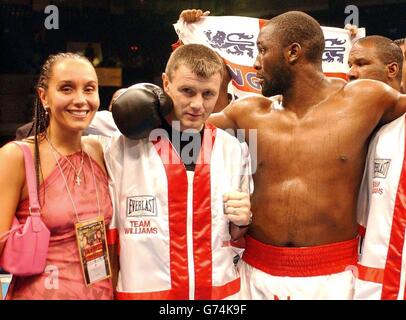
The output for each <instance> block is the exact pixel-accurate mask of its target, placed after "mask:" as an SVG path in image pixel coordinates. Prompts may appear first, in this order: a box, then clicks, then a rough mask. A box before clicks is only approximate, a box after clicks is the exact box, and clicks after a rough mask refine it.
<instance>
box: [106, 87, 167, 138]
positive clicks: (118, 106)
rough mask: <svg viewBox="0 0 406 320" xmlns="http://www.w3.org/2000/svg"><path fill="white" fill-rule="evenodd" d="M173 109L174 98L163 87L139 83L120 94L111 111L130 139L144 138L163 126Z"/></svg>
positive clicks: (121, 129)
mask: <svg viewBox="0 0 406 320" xmlns="http://www.w3.org/2000/svg"><path fill="white" fill-rule="evenodd" d="M172 109H173V102H172V99H171V98H170V97H169V96H168V95H167V94H166V93H165V91H164V90H163V89H162V88H160V87H159V86H156V85H154V84H152V83H139V84H136V85H133V86H131V87H129V88H128V89H127V90H126V91H125V92H123V93H122V94H120V95H119V96H118V98H117V99H116V100H115V101H114V103H113V105H112V110H111V112H112V114H113V119H114V122H115V123H116V125H117V128H118V129H119V130H120V132H121V133H122V134H123V135H125V136H126V137H127V138H129V139H142V138H147V137H148V136H149V134H150V132H151V131H152V130H154V129H156V128H159V127H161V126H162V121H164V117H165V116H167V115H168V114H169V113H170V112H171V111H172Z"/></svg>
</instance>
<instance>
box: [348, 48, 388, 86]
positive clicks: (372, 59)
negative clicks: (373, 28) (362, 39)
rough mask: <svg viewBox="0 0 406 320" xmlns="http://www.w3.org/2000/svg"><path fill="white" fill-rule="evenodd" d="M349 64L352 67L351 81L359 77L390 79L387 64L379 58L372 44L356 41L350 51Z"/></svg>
mask: <svg viewBox="0 0 406 320" xmlns="http://www.w3.org/2000/svg"><path fill="white" fill-rule="evenodd" d="M348 65H349V67H350V71H349V72H348V79H349V80H350V81H352V80H357V79H372V80H378V81H383V82H387V81H388V76H387V69H386V65H385V64H384V63H383V62H382V61H381V60H380V59H379V58H378V55H377V53H376V50H375V48H374V46H373V45H372V44H369V43H364V44H359V43H356V44H355V45H354V46H353V47H352V49H351V51H350V57H349V58H348Z"/></svg>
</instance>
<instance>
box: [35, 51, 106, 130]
mask: <svg viewBox="0 0 406 320" xmlns="http://www.w3.org/2000/svg"><path fill="white" fill-rule="evenodd" d="M38 93H39V96H40V99H41V101H42V105H43V106H44V108H45V109H46V110H47V111H48V113H49V117H50V126H51V127H52V128H61V129H63V130H68V131H82V130H84V129H86V128H87V127H88V126H89V124H90V122H91V121H92V119H93V117H94V115H95V113H96V111H97V109H98V108H99V105H100V100H99V91H98V80H97V75H96V71H95V70H94V68H93V66H92V65H91V64H90V63H88V62H87V61H85V60H81V59H71V58H67V59H63V60H59V61H57V62H55V64H54V65H53V67H52V70H51V75H50V78H49V83H48V89H43V88H39V89H38Z"/></svg>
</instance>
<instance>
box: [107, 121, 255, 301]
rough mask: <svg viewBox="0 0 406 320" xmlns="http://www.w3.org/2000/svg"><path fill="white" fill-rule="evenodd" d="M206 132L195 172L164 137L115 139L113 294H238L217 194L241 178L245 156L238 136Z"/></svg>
mask: <svg viewBox="0 0 406 320" xmlns="http://www.w3.org/2000/svg"><path fill="white" fill-rule="evenodd" d="M206 129H210V130H206ZM206 129H205V133H204V138H203V143H202V147H201V150H200V154H199V160H201V161H200V162H201V163H199V161H198V164H196V167H195V171H194V173H193V172H190V171H188V172H186V169H185V166H184V165H183V163H182V162H181V160H180V158H179V157H178V155H177V153H176V151H175V148H174V147H173V146H172V144H171V143H170V142H169V140H167V139H166V138H162V139H161V140H160V141H159V142H154V143H153V142H150V141H148V139H142V140H129V139H127V138H125V137H124V136H122V135H120V134H116V135H115V136H113V138H112V141H111V144H110V146H109V148H108V150H107V152H106V155H105V158H106V164H107V167H108V171H109V174H110V177H111V181H110V188H111V192H112V199H113V207H114V215H113V221H112V223H111V225H110V229H111V230H110V235H113V236H111V237H110V240H111V239H114V234H118V237H119V245H120V272H119V278H118V284H117V297H118V299H223V298H227V297H231V296H233V295H236V294H238V293H239V291H240V278H239V275H238V272H237V269H236V267H235V265H234V264H233V257H234V256H235V255H236V253H235V250H234V249H233V247H232V246H230V234H229V222H228V220H227V218H226V216H225V215H224V213H223V200H222V195H223V194H224V193H225V192H229V191H235V190H238V189H240V188H241V182H242V181H245V182H246V181H247V179H246V177H243V176H242V174H243V173H245V172H244V170H245V169H246V168H247V166H249V159H248V158H247V156H246V155H244V152H243V151H242V148H241V145H240V143H239V142H238V140H237V139H236V138H234V137H232V136H231V135H229V134H228V133H226V132H225V131H223V130H220V129H216V128H214V127H213V126H211V125H206ZM168 155H169V156H168ZM202 157H203V158H204V159H202ZM168 158H169V160H168ZM171 159H172V161H171ZM193 175H194V177H193ZM248 181H249V185H250V186H251V188H252V182H251V179H250V178H249V180H248ZM236 296H238V295H236Z"/></svg>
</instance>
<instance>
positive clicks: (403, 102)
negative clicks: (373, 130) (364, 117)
mask: <svg viewBox="0 0 406 320" xmlns="http://www.w3.org/2000/svg"><path fill="white" fill-rule="evenodd" d="M385 89H386V91H387V92H385V93H386V94H385V98H386V100H387V103H385V105H386V106H389V107H387V108H386V109H385V110H384V113H383V116H382V118H381V121H380V123H381V124H386V123H388V122H391V121H393V120H395V119H397V118H399V117H400V116H402V115H403V114H404V113H405V112H406V95H405V94H401V93H399V92H398V91H397V90H395V89H392V88H388V86H387V87H386V88H385Z"/></svg>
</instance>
